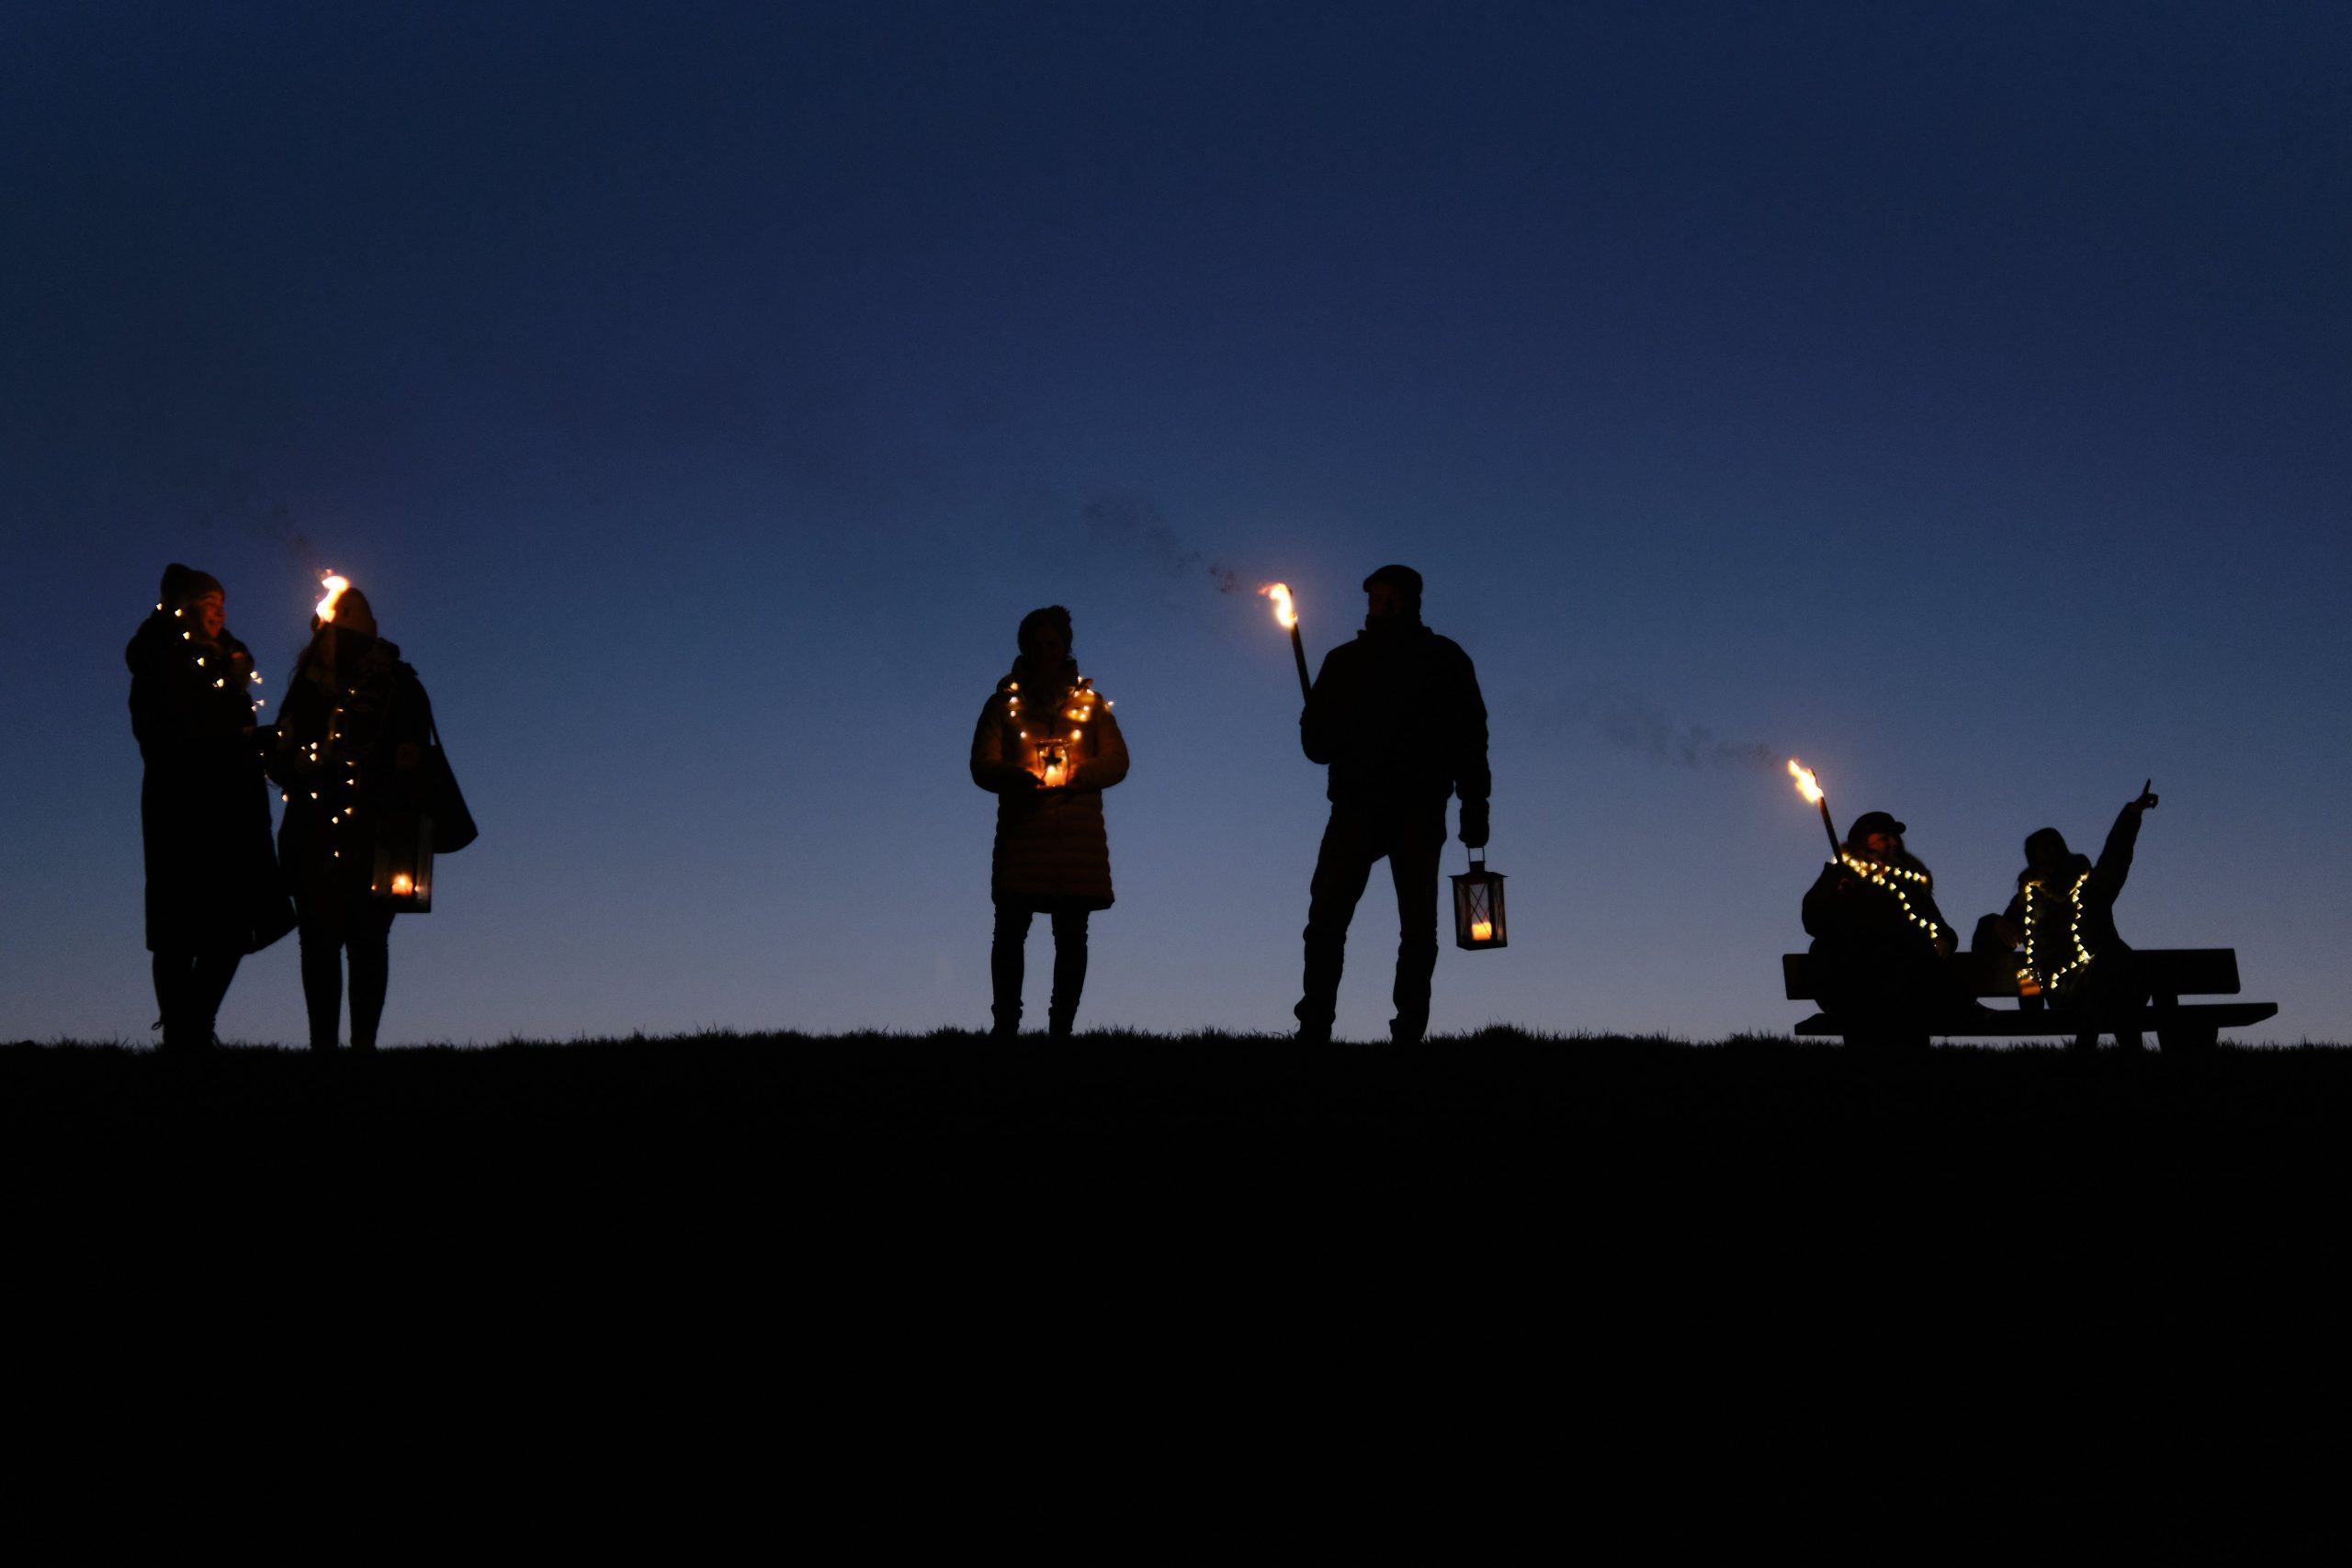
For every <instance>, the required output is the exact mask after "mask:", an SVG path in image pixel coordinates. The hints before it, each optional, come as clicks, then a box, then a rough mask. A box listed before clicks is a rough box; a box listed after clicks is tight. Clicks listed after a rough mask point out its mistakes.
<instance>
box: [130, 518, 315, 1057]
mask: <svg viewBox="0 0 2352 1568" xmlns="http://www.w3.org/2000/svg"><path fill="white" fill-rule="evenodd" d="M123 660H124V662H125V663H127V664H129V665H130V732H131V734H132V735H133V736H135V737H137V739H138V741H139V755H140V758H141V761H143V762H144V764H145V776H144V778H143V779H142V780H141V784H140V790H139V836H140V842H141V848H142V850H143V852H144V855H145V860H146V869H147V948H148V951H149V953H152V954H153V964H152V967H153V975H154V982H155V1006H156V1010H158V1011H159V1012H160V1013H161V1014H162V1016H161V1017H160V1018H158V1019H157V1020H156V1023H155V1027H156V1028H158V1029H160V1030H162V1031H163V1043H164V1048H165V1049H166V1050H170V1051H174V1052H178V1051H184V1050H196V1049H201V1048H203V1047H206V1046H209V1045H211V1044H213V1043H215V1041H214V1039H213V1034H212V1029H213V1024H214V1021H216V1019H217V1018H218V1016H219V1014H220V1002H221V999H222V998H225V997H226V996H227V995H228V994H229V984H230V982H231V981H232V980H234V979H235V978H236V976H237V966H238V964H241V963H242V962H243V959H244V956H245V954H246V953H259V952H260V951H261V950H262V949H263V948H265V947H267V946H268V945H269V944H270V943H271V942H276V941H277V939H278V938H279V937H282V936H284V935H285V934H286V933H287V932H288V931H291V930H292V929H293V928H294V911H293V909H292V908H291V907H290V906H289V905H288V903H287V900H286V894H285V891H284V889H283V888H282V887H281V886H279V883H278V875H277V856H276V855H275V854H274V853H272V852H271V850H270V845H269V795H268V792H267V790H266V787H265V785H264V784H263V782H262V750H261V746H260V744H259V743H258V742H257V741H256V740H255V739H254V707H255V703H254V698H253V695H252V691H251V688H252V686H253V684H254V682H256V681H257V680H258V679H259V677H258V676H257V675H255V674H254V661H253V655H252V654H251V653H250V652H249V651H248V650H247V649H246V648H245V645H244V644H243V643H242V642H240V641H238V640H237V638H236V637H233V636H232V635H230V632H229V628H228V594H227V592H225V591H224V590H223V589H222V588H221V586H220V580H219V579H218V578H215V577H214V576H213V575H212V574H211V573H209V572H204V571H198V570H194V569H193V568H190V567H186V566H182V565H180V564H179V563H177V562H176V561H175V562H174V563H173V564H171V565H170V566H167V567H165V568H164V583H163V593H162V597H161V599H160V600H159V602H158V603H157V604H156V605H155V609H154V613H153V614H152V615H149V616H148V617H147V619H146V621H145V623H144V624H143V625H141V626H140V628H139V630H138V632H137V633H136V634H135V635H133V636H132V637H131V639H130V645H129V646H128V647H126V648H125V649H123Z"/></svg>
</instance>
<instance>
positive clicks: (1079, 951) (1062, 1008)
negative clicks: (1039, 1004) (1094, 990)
mask: <svg viewBox="0 0 2352 1568" xmlns="http://www.w3.org/2000/svg"><path fill="white" fill-rule="evenodd" d="M1086 914H1087V912H1086V911H1085V910H1084V909H1057V910H1055V911H1054V916H1053V920H1054V995H1053V999H1052V1000H1051V1001H1049V1002H1047V1003H1046V1030H1047V1032H1049V1033H1050V1034H1052V1036H1053V1037H1054V1038H1055V1039H1057V1040H1067V1039H1069V1031H1070V1024H1071V1023H1072V1021H1075V1020H1076V1019H1077V1017H1078V998H1079V996H1080V993H1081V992H1083V991H1084V990H1085V989H1086Z"/></svg>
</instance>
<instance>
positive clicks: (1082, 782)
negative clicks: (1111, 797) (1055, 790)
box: [1065, 704, 1127, 790]
mask: <svg viewBox="0 0 2352 1568" xmlns="http://www.w3.org/2000/svg"><path fill="white" fill-rule="evenodd" d="M1093 725H1094V733H1093V735H1092V736H1091V738H1090V739H1089V743H1088V744H1089V752H1090V754H1089V755H1087V756H1084V757H1080V758H1079V759H1078V760H1077V761H1076V763H1075V764H1074V765H1073V766H1072V767H1071V769H1070V774H1069V784H1068V785H1066V786H1065V787H1067V788H1069V789H1091V790H1105V789H1109V788H1110V787H1111V786H1112V785H1113V784H1117V783H1118V782H1119V781H1120V780H1121V779H1124V778H1125V777H1126V776H1127V738H1126V736H1125V735H1124V734H1122V733H1121V732H1120V729H1119V721H1118V720H1117V719H1116V718H1114V717H1113V716H1112V714H1111V709H1110V706H1109V705H1108V704H1105V705H1103V710H1102V711H1101V712H1100V713H1097V714H1096V715H1095V716H1094V719H1093Z"/></svg>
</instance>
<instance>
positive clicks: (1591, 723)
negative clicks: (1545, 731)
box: [1566, 686, 1781, 773]
mask: <svg viewBox="0 0 2352 1568" xmlns="http://www.w3.org/2000/svg"><path fill="white" fill-rule="evenodd" d="M1566 709H1567V715H1568V717H1569V718H1570V719H1571V720H1572V721H1574V722H1576V723H1577V724H1581V725H1585V726H1588V727H1589V728H1593V729H1596V730H1598V731H1600V734H1601V736H1602V737H1603V738H1604V739H1607V740H1609V741H1610V742H1611V744H1613V745H1616V746H1619V747H1622V748H1623V749H1624V750H1628V751H1632V752H1634V753H1635V754H1636V755H1638V756H1643V757H1646V758H1648V759H1649V760H1650V761H1653V762H1663V763H1665V764H1666V765H1667V766H1668V767H1675V768H1691V769H1693V770H1701V771H1703V770H1712V769H1736V770H1741V771H1745V772H1751V773H1778V772H1780V770H1781V750H1780V749H1779V748H1777V747H1775V746H1771V745H1769V744H1767V743H1766V742H1764V741H1761V740H1724V739H1719V738H1717V736H1716V735H1715V733H1714V731H1713V730H1711V729H1709V728H1706V727H1705V726H1704V725H1698V724H1677V723H1676V722H1674V720H1672V719H1671V718H1669V717H1668V716H1667V715H1666V713H1665V711H1664V710H1663V709H1661V708H1659V707H1658V706H1657V705H1656V704H1654V703H1651V702H1648V701H1645V699H1643V698H1641V697H1637V696H1635V695H1634V694H1633V693H1631V692H1628V691H1626V690H1625V689H1624V688H1623V687H1620V686H1585V687H1579V688H1577V690H1575V691H1574V692H1572V693H1570V694H1568V696H1567V698H1566Z"/></svg>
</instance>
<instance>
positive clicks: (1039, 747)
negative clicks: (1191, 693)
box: [972, 604, 1127, 1040]
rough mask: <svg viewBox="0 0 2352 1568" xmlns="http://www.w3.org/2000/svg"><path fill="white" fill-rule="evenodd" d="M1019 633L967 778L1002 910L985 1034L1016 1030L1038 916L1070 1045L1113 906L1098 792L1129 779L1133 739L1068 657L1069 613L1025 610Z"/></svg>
mask: <svg viewBox="0 0 2352 1568" xmlns="http://www.w3.org/2000/svg"><path fill="white" fill-rule="evenodd" d="M1018 640H1019V642H1020V646H1021V656H1020V657H1019V658H1018V659H1016V660H1013V664H1012V671H1011V673H1009V674H1007V675H1006V676H1005V677H1004V679H1002V680H1001V681H999V682H997V688H996V691H995V693H994V694H992V695H990V696H989V700H988V702H987V703H986V704H985V705H983V706H982V707H981V709H980V720H979V724H978V727H977V728H974V730H973V731H972V782H973V783H974V784H978V785H979V786H980V788H982V789H984V790H987V791H988V792H989V793H990V794H991V795H995V796H996V797H997V803H996V841H995V845H994V848H993V850H992V852H991V853H990V856H989V897H990V898H991V899H992V901H993V902H994V904H995V906H996V931H995V936H994V939H993V941H992V942H991V943H990V945H989V984H990V986H991V988H992V990H993V992H994V1004H993V1017H994V1028H993V1029H992V1030H991V1031H990V1032H991V1034H992V1035H993V1037H994V1038H996V1039H999V1040H1011V1039H1012V1038H1013V1037H1014V1036H1015V1035H1017V1034H1018V1033H1019V1032H1020V1030H1021V984H1022V979H1023V966H1024V953H1025V951H1026V949H1027V946H1028V941H1029V928H1030V925H1031V923H1032V922H1033V921H1034V920H1035V918H1036V917H1037V916H1039V915H1041V914H1042V915H1044V916H1046V918H1047V919H1049V920H1050V921H1051V922H1052V923H1053V931H1054V987H1053V995H1052V997H1051V998H1050V999H1049V1000H1048V1001H1047V1003H1046V1030H1047V1032H1048V1034H1049V1035H1050V1037H1051V1038H1053V1039H1055V1040H1067V1039H1069V1033H1070V1028H1071V1025H1072V1023H1073V1021H1075V1020H1076V1018H1077V1016H1078V1002H1079V996H1080V992H1082V991H1083V990H1084V989H1085V987H1086V924H1087V919H1088V917H1089V916H1091V914H1093V913H1094V912H1095V911H1096V910H1098V909H1107V908H1110V907H1111V904H1112V891H1111V842H1110V835H1109V832H1108V830H1107V829H1105V827H1104V825H1103V791H1104V790H1106V789H1109V788H1111V787H1112V786H1113V785H1114V784H1117V783H1118V782H1119V781H1120V780H1122V779H1124V778H1125V777H1126V776H1127V743H1126V739H1125V737H1124V736H1122V735H1121V734H1120V733H1119V722H1118V720H1117V719H1115V718H1114V717H1113V716H1112V715H1111V704H1110V700H1109V699H1108V698H1106V697H1104V696H1103V694H1101V693H1100V692H1098V691H1096V690H1095V689H1094V684H1093V682H1091V681H1089V680H1087V679H1086V678H1085V677H1084V676H1082V675H1080V673H1079V672H1078V663H1077V661H1076V660H1073V659H1072V658H1071V657H1070V621H1069V611H1068V610H1066V609H1064V608H1062V607H1061V606H1060V605H1059V604H1048V605H1047V606H1046V607H1045V608H1044V609H1042V610H1032V611H1031V612H1030V613H1029V614H1028V615H1024V616H1023V617H1022V620H1021V629H1020V632H1019V634H1018Z"/></svg>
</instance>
